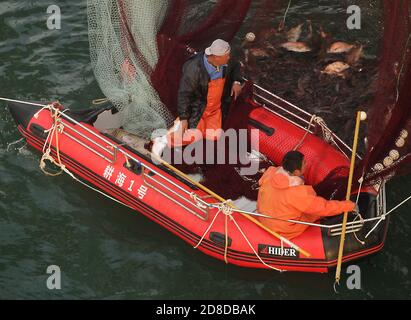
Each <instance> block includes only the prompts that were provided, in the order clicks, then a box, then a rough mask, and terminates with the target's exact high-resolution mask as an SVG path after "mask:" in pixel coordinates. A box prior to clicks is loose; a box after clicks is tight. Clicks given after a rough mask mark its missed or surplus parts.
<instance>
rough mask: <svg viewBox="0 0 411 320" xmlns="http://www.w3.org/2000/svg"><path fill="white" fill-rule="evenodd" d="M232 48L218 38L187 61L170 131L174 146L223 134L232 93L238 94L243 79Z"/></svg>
mask: <svg viewBox="0 0 411 320" xmlns="http://www.w3.org/2000/svg"><path fill="white" fill-rule="evenodd" d="M230 51H231V48H230V45H229V43H228V42H226V41H224V40H221V39H217V40H215V41H214V42H213V43H212V44H211V46H210V47H208V48H207V49H206V50H205V52H201V53H199V54H197V55H195V56H194V57H192V58H191V59H189V60H188V61H187V62H186V63H185V64H184V66H183V75H182V78H181V81H180V87H179V91H178V118H177V120H176V121H175V125H174V128H173V129H172V130H171V131H170V132H171V134H169V135H168V145H169V146H170V147H177V146H182V145H187V144H190V143H192V142H194V141H197V140H200V139H202V138H204V139H209V140H218V139H219V137H220V136H221V129H222V122H223V120H224V118H225V116H226V115H227V113H228V106H229V104H230V100H231V97H233V98H234V99H236V98H237V97H238V95H239V94H240V91H241V88H242V82H243V79H242V76H241V72H240V64H239V63H238V62H234V61H231V60H230V53H231V52H230Z"/></svg>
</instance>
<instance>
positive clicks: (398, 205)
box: [365, 196, 411, 239]
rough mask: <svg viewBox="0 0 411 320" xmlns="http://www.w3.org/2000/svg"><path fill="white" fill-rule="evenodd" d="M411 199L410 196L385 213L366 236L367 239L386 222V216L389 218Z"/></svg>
mask: <svg viewBox="0 0 411 320" xmlns="http://www.w3.org/2000/svg"><path fill="white" fill-rule="evenodd" d="M410 199H411V196H409V197H408V198H406V199H405V200H403V201H401V202H400V203H399V204H397V205H396V206H395V207H394V208H392V209H391V210H390V211H388V212H387V213H384V214H382V215H381V217H380V219H379V220H378V221H377V223H376V224H375V225H374V227H373V228H372V229H371V230H370V231H369V232H368V233H367V235H366V236H365V238H366V239H367V238H368V236H369V235H370V234H371V233H372V232H373V231H374V230H375V229H376V228H377V227H378V226H379V224H380V223H381V222H382V221H384V220H385V218H386V216H388V215H389V214H390V213H392V212H394V211H395V210H397V209H398V208H399V207H401V206H402V205H404V204H405V203H406V202H407V201H409V200H410Z"/></svg>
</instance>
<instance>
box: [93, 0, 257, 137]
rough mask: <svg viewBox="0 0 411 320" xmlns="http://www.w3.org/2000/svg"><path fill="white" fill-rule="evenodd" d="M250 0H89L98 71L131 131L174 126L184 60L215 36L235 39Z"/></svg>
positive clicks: (104, 88) (148, 133)
mask: <svg viewBox="0 0 411 320" xmlns="http://www.w3.org/2000/svg"><path fill="white" fill-rule="evenodd" d="M249 4H250V1H249V0H242V1H233V0H224V1H217V3H211V2H205V3H204V2H199V1H185V0H154V1H153V0H88V20H89V42H90V53H91V62H92V66H93V69H94V73H95V76H96V78H97V81H98V83H99V85H100V88H101V90H102V92H103V93H104V94H105V96H106V97H107V98H108V99H109V100H110V101H111V102H112V103H113V104H114V105H115V106H116V107H117V109H118V110H119V111H120V113H121V116H122V119H123V127H124V128H125V129H126V130H127V131H130V132H133V133H135V134H138V135H140V136H142V137H146V138H148V137H150V136H151V133H152V132H153V131H154V130H155V129H160V128H167V127H169V126H170V124H171V123H172V121H173V120H174V117H175V111H176V109H177V108H176V97H177V90H178V82H179V78H180V75H181V67H182V65H183V63H184V61H185V60H186V59H187V57H188V56H189V55H190V54H193V53H194V51H195V50H201V49H204V48H205V47H206V46H207V45H209V44H210V43H211V42H212V41H213V40H214V39H215V38H223V39H225V40H228V41H230V40H231V39H232V38H233V36H234V35H235V33H236V32H237V30H238V28H239V26H240V25H241V22H242V21H243V19H244V17H245V14H246V13H247V9H248V6H249ZM194 48H195V49H194Z"/></svg>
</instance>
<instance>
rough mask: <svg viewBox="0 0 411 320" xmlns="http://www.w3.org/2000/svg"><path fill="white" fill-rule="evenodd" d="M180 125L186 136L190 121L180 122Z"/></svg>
mask: <svg viewBox="0 0 411 320" xmlns="http://www.w3.org/2000/svg"><path fill="white" fill-rule="evenodd" d="M180 125H181V128H180V130H181V133H183V134H184V132H186V131H187V129H188V120H180Z"/></svg>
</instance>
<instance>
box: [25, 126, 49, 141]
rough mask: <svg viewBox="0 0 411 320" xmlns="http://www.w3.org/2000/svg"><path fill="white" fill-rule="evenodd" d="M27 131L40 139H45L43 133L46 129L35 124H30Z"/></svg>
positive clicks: (45, 134)
mask: <svg viewBox="0 0 411 320" xmlns="http://www.w3.org/2000/svg"><path fill="white" fill-rule="evenodd" d="M29 130H30V131H31V132H32V133H33V134H35V135H36V136H37V137H39V138H40V139H47V133H46V132H44V131H45V130H46V129H45V128H43V127H42V126H41V125H39V124H37V123H32V124H30V127H29Z"/></svg>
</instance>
